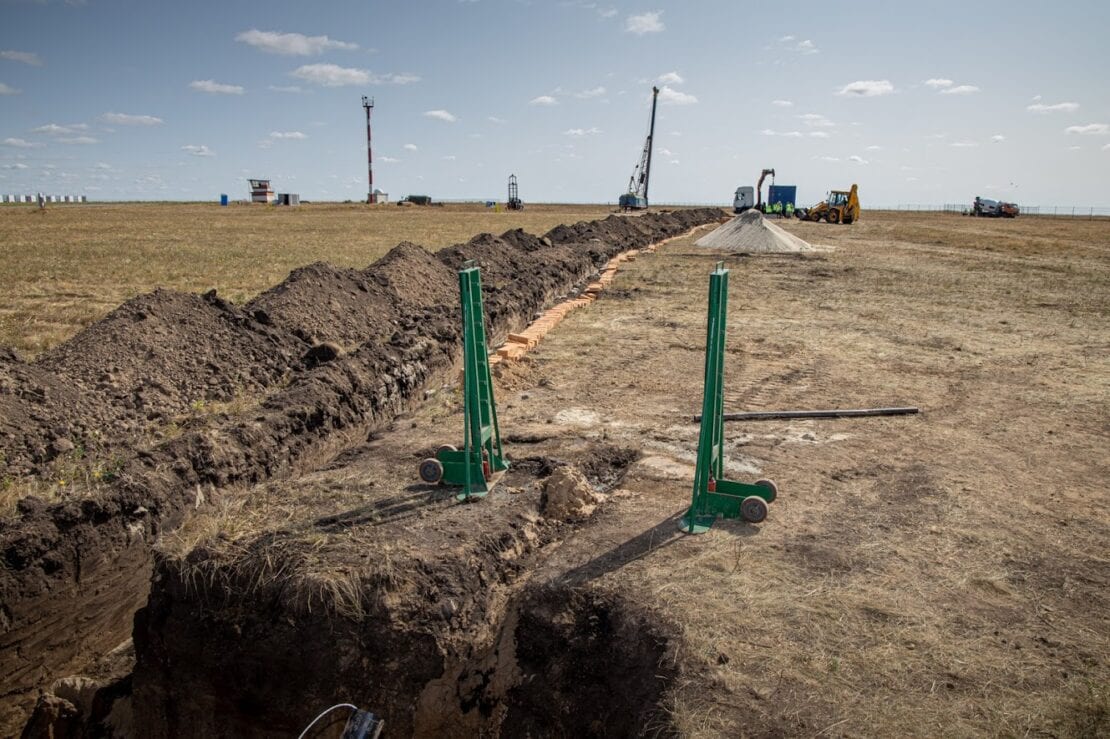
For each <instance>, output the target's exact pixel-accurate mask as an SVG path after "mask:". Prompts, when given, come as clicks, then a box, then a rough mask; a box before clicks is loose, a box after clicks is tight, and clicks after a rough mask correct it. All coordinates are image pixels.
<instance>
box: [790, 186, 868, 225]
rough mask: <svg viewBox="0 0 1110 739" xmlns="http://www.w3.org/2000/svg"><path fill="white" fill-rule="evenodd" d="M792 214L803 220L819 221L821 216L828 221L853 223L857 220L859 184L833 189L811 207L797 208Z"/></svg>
mask: <svg viewBox="0 0 1110 739" xmlns="http://www.w3.org/2000/svg"><path fill="white" fill-rule="evenodd" d="M794 215H796V216H797V217H798V218H801V219H802V220H803V221H814V222H817V221H820V220H821V219H822V218H823V219H825V220H826V221H828V222H829V223H854V222H855V221H858V220H859V217H860V209H859V186H858V185H852V189H851V190H849V191H847V192H845V191H844V190H833V191H832V192H830V193H829V197H828V199H827V200H824V201H822V202H820V203H818V204H817V205H815V206H813V207H812V208H799V209H798V210H796V211H794Z"/></svg>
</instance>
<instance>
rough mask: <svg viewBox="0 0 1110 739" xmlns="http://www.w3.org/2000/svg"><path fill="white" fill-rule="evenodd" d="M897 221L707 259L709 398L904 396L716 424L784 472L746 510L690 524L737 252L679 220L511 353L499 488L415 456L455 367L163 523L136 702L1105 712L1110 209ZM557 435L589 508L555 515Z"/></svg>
mask: <svg viewBox="0 0 1110 739" xmlns="http://www.w3.org/2000/svg"><path fill="white" fill-rule="evenodd" d="M911 218H912V217H911ZM905 219H906V217H905V216H899V217H898V218H887V219H884V218H882V217H881V216H878V217H876V216H872V217H869V218H868V219H867V220H866V221H861V222H860V223H857V224H854V225H853V226H852V227H832V226H821V225H815V224H794V225H793V227H794V228H796V229H797V233H798V234H799V235H801V236H803V237H804V238H806V239H807V240H810V241H815V242H818V243H834V244H835V245H836V246H837V250H836V251H835V252H824V253H818V254H805V255H801V256H793V255H792V256H766V257H758V258H746V257H738V256H735V255H732V256H725V260H726V263H727V265H728V266H729V267H730V268H731V269H732V271H733V276H732V300H731V301H730V311H731V314H730V317H731V322H730V329H729V343H728V352H727V355H726V401H725V403H726V408H727V409H729V410H733V409H734V410H771V409H790V408H826V407H862V406H872V405H900V404H915V405H919V406H920V407H922V409H923V413H922V414H920V415H918V416H913V417H904V418H876V419H855V420H841V421H804V422H797V421H774V422H766V423H751V424H730V425H729V426H728V428H727V429H726V454H727V463H728V466H727V470H728V473H729V477H730V478H734V479H741V480H754V479H756V478H758V477H764V476H766V477H773V478H774V479H776V481H777V482H778V484H779V486H780V489H781V497H780V498H779V500H777V501H776V502H775V503H774V504H773V505H772V507H771V516H770V517H769V518H768V520H767V521H766V522H765V523H763V524H761V525H758V526H754V525H750V524H745V523H742V522H739V521H722V522H719V523H718V524H717V525H716V526H715V527H714V528H713V529H712V530H711V531H710V532H709V533H708V534H705V535H703V536H698V537H691V536H685V535H682V534H680V533H679V532H678V518H679V516H680V515H681V514H682V512H683V511H684V509H685V508H686V506H687V505H688V503H689V496H690V489H689V485H690V482H691V479H692V475H693V461H694V450H695V448H696V443H697V433H698V429H697V426H696V425H695V424H693V423H692V422H691V417H692V415H693V414H694V413H695V412H696V410H697V409H698V408H699V406H700V391H701V388H700V383H699V382H698V381H697V378H700V376H701V371H702V362H703V360H704V355H703V351H702V342H703V340H704V320H705V312H704V311H705V287H706V279H705V278H706V275H707V273H708V272H709V271H710V270H711V269H712V265H713V263H714V262H715V261H717V260H718V259H721V258H722V255H718V254H713V253H706V252H705V250H704V249H701V248H695V247H692V246H691V245H690V244H689V243H688V242H682V241H679V242H675V243H672V244H669V245H667V246H666V247H664V248H663V249H661V250H660V251H659V252H657V253H656V254H653V255H648V254H644V255H641V256H640V257H639V258H637V260H635V261H634V262H632V263H629V264H627V265H625V267H624V268H623V269H622V271H621V272H620V273H619V274H618V277H617V281H616V283H615V285H614V287H613V288H612V289H611V290H607V291H605V292H603V293H602V294H601V297H600V299H599V300H598V301H597V302H596V303H594V304H593V305H591V306H590V307H589V308H588V309H586V310H582V311H578V312H576V313H574V314H572V315H571V316H570V317H568V318H567V320H565V321H564V322H563V323H562V324H560V326H559V328H558V329H557V330H556V331H554V332H552V333H550V334H548V337H547V338H546V339H545V340H544V342H543V343H542V344H541V345H540V346H539V347H538V348H537V349H535V350H533V352H532V353H530V354H529V355H528V359H527V361H526V362H525V363H524V364H521V365H515V366H509V367H507V368H505V369H503V370H502V371H501V373H500V374H501V376H500V377H499V378H498V382H497V388H498V400H499V413H500V418H501V423H502V428H503V429H504V430H505V431H506V434H505V438H506V444H507V451H508V453H509V456H510V459H511V460H512V462H513V467H512V468H511V472H510V475H509V476H507V477H506V478H505V479H504V480H503V481H502V483H501V484H500V485H499V486H498V488H496V489H495V491H494V492H493V493H492V494H491V495H490V496H489V497H488V498H486V499H484V500H482V501H480V502H477V503H475V504H473V505H458V504H456V503H455V502H454V501H453V499H451V497H450V492H451V491H450V490H449V489H442V488H429V487H426V486H422V485H420V484H418V483H416V482H415V481H416V475H415V465H416V463H417V462H418V461H419V459H421V458H422V457H423V456H427V454H428V453H429V451H430V450H432V449H434V448H435V446H437V445H438V444H440V443H443V442H456V443H457V439H456V435H457V434H458V430H459V429H460V428H461V420H460V416H459V412H460V409H459V398H458V396H457V395H456V394H455V392H454V385H453V384H452V383H448V384H447V385H445V386H442V387H440V386H435V387H432V388H430V390H433V391H434V393H433V394H432V395H431V397H430V398H429V400H428V401H427V402H426V403H424V404H423V405H421V406H420V407H419V408H417V409H415V410H414V411H413V412H412V413H411V414H410V415H407V416H405V417H402V418H400V419H397V421H396V422H395V423H394V424H393V426H392V427H390V428H389V429H388V430H387V431H384V432H383V433H382V434H380V435H375V436H374V437H373V438H372V439H370V440H369V441H367V442H365V443H362V444H352V445H351V446H350V447H349V448H348V449H347V450H345V451H344V452H343V453H342V454H340V455H337V456H336V457H335V458H334V459H333V460H332V461H331V462H330V463H327V464H324V465H321V466H320V468H319V469H317V470H316V471H315V472H312V473H310V474H305V475H300V476H298V477H296V478H295V479H291V480H275V481H270V482H267V483H266V484H264V485H259V486H255V487H253V488H251V489H249V490H244V491H228V493H227V494H226V495H225V497H224V498H223V502H222V503H221V505H220V506H219V507H217V508H216V509H215V510H211V511H209V512H208V513H207V514H205V515H202V516H198V517H194V518H193V519H192V520H191V521H190V522H189V523H188V524H187V525H186V526H184V527H182V528H181V529H179V530H178V531H177V533H176V534H175V535H174V536H172V537H167V538H166V539H165V540H164V542H163V544H162V546H161V548H160V552H161V554H160V559H159V562H158V577H157V579H156V581H155V583H154V587H153V590H152V593H151V597H150V601H149V605H148V608H147V609H146V610H145V611H144V613H143V615H142V617H141V618H139V619H138V621H137V625H138V628H137V630H136V647H137V654H138V667H137V669H136V671H135V674H134V676H133V680H134V696H133V700H134V701H135V706H136V709H137V711H138V712H139V713H141V714H142V716H143V719H142V721H143V722H144V724H143V725H144V726H145V727H146V728H147V729H148V730H150V731H151V732H152V733H153V734H154V735H168V734H170V733H185V734H189V733H190V732H191V731H192V729H190V728H189V727H191V726H196V727H197V728H196V733H197V735H200V734H203V733H205V732H209V733H210V732H217V731H218V730H219V726H225V725H232V726H234V727H235V728H234V731H235V732H236V733H239V734H244V735H248V736H257V735H261V734H262V733H264V732H265V731H274V732H276V733H291V732H296V731H299V729H300V728H301V727H303V725H304V724H306V723H307V721H308V720H309V719H311V717H312V716H314V715H315V714H316V712H318V711H319V710H320V709H321V708H323V707H325V706H327V705H331V704H332V703H335V702H339V701H341V700H349V701H351V702H354V703H357V704H359V705H362V706H365V707H367V708H370V709H372V710H375V711H380V712H381V713H383V714H384V715H385V716H386V718H387V721H388V724H387V725H388V727H389V728H388V731H389V732H390V734H391V735H396V736H407V735H413V734H415V735H420V736H430V735H437V736H453V735H457V736H473V735H479V734H483V733H484V734H487V735H506V736H517V735H529V734H530V735H538V734H544V733H546V734H555V735H575V736H579V735H585V736H608V735H614V734H615V735H638V734H641V733H651V734H655V733H659V734H664V735H667V734H672V733H678V734H682V735H691V736H783V735H791V736H794V735H805V736H814V735H822V736H828V735H832V736H860V735H864V736H873V735H885V736H890V735H898V736H902V735H905V736H935V735H939V734H957V735H988V736H989V735H999V734H1004V735H1019V734H1020V735H1046V736H1049V735H1051V736H1100V735H1104V734H1105V733H1106V731H1107V721H1108V715H1110V701H1108V698H1107V690H1106V686H1107V684H1108V679H1110V670H1108V667H1107V661H1106V655H1107V654H1110V641H1108V639H1107V634H1108V633H1110V630H1108V628H1107V625H1108V622H1107V613H1110V609H1108V607H1110V604H1108V603H1107V600H1106V593H1107V592H1110V587H1108V586H1110V579H1108V570H1107V566H1106V561H1105V556H1104V555H1103V552H1104V551H1105V549H1106V546H1105V545H1106V542H1107V541H1108V540H1110V524H1108V521H1110V501H1108V500H1107V497H1106V494H1105V488H1106V486H1105V484H1102V483H1103V482H1104V481H1105V480H1107V479H1108V478H1110V470H1108V469H1107V466H1106V463H1105V460H1104V457H1105V455H1103V454H1100V451H1101V449H1102V447H1103V446H1105V444H1104V440H1105V437H1106V434H1107V420H1106V419H1107V411H1108V409H1107V399H1106V394H1105V387H1104V385H1105V382H1104V378H1105V377H1106V376H1107V373H1108V372H1110V367H1108V366H1107V356H1108V355H1107V352H1106V349H1107V347H1106V342H1105V337H1104V336H1102V334H1101V333H1100V332H1099V330H1098V329H1099V328H1100V327H1101V323H1100V321H1101V318H1102V316H1103V315H1105V313H1106V311H1107V305H1106V296H1107V295H1110V293H1108V292H1107V291H1106V289H1105V288H1106V285H1107V284H1108V279H1110V272H1108V270H1110V265H1108V262H1107V252H1106V246H1105V245H1106V244H1107V243H1110V240H1108V239H1107V232H1106V231H1105V228H1106V225H1105V224H1104V223H1103V224H1094V225H1093V226H1086V228H1088V229H1091V230H1090V231H1086V230H1084V227H1083V226H1082V225H1080V226H1078V227H1076V230H1075V231H1071V232H1064V233H1061V232H1060V231H1059V230H1057V228H1056V225H1055V224H1048V223H1045V222H1038V221H1032V222H1029V223H1027V224H1018V225H1017V226H1015V225H1014V224H982V223H978V222H972V221H969V220H967V219H959V218H948V219H937V218H935V217H934V218H929V219H920V220H919V221H916V222H909V223H907V221H906V220H905ZM1018 227H1020V230H1019V228H1018ZM1099 229H1102V230H1099ZM691 378H696V379H691ZM560 464H569V465H572V466H574V467H576V468H578V469H580V470H582V471H583V473H584V474H585V475H586V477H587V479H588V480H590V481H591V482H592V484H593V485H594V486H595V493H596V494H597V495H598V496H599V497H602V498H603V502H602V503H601V505H600V506H599V507H598V509H597V510H596V511H595V512H593V513H592V514H591V515H589V516H588V517H585V518H582V519H574V518H572V519H571V520H570V521H560V520H557V519H552V518H548V517H545V516H543V515H542V505H543V489H544V488H545V487H546V480H547V478H549V477H550V476H551V473H552V472H553V471H554V469H555V468H557V467H558V466H559V465H560ZM243 628H246V629H247V631H246V632H243V633H248V634H249V637H250V638H242V637H241V635H240V631H238V630H237V629H243ZM205 639H214V640H215V642H214V643H216V644H219V645H221V648H220V649H216V650H209V649H204V648H202V647H203V645H205V644H206V643H207V642H206V641H204V640H205ZM302 644H305V645H307V646H306V647H305V649H304V650H303V651H304V653H302V649H301V645H302ZM230 652H234V657H232V656H229V655H228V653H230ZM320 654H322V655H323V656H322V657H321V656H319V655H320ZM228 674H231V675H234V676H235V678H234V679H228V678H227V677H226V675H228ZM289 674H295V675H296V676H297V680H298V685H296V686H291V685H290V682H291V681H290V680H289V679H288V678H286V679H279V678H278V676H285V675H289ZM143 712H145V713H143ZM213 716H215V717H217V718H215V719H213V718H211V717H213Z"/></svg>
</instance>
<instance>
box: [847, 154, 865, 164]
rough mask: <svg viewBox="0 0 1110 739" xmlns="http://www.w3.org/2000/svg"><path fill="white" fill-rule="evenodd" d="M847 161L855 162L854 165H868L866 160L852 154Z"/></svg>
mask: <svg viewBox="0 0 1110 739" xmlns="http://www.w3.org/2000/svg"><path fill="white" fill-rule="evenodd" d="M848 161H849V162H855V163H856V164H867V163H868V162H867V160H866V159H864V158H863V157H861V156H860V155H859V154H853V155H852V156H850V157H848Z"/></svg>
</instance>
